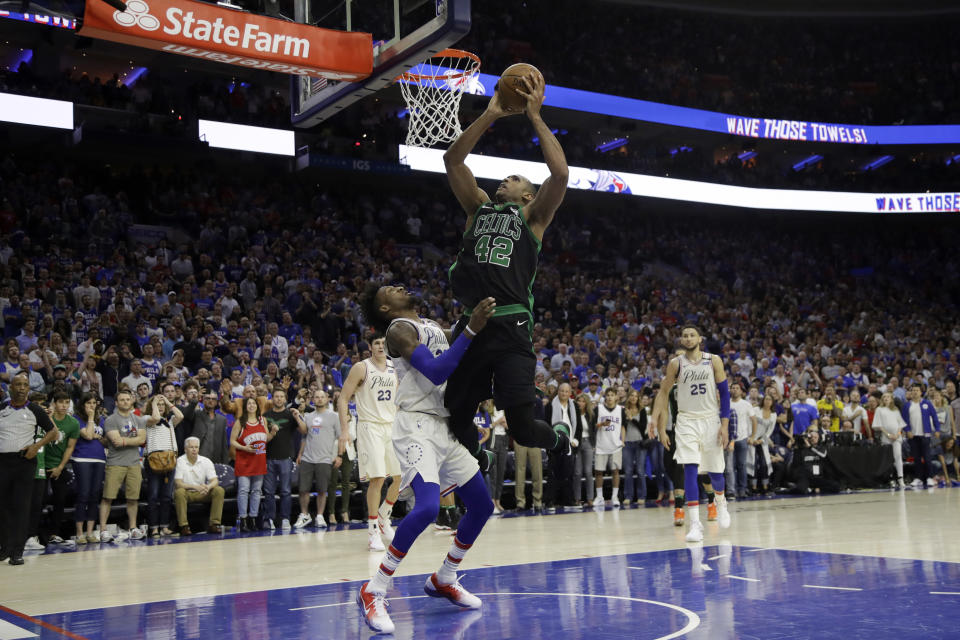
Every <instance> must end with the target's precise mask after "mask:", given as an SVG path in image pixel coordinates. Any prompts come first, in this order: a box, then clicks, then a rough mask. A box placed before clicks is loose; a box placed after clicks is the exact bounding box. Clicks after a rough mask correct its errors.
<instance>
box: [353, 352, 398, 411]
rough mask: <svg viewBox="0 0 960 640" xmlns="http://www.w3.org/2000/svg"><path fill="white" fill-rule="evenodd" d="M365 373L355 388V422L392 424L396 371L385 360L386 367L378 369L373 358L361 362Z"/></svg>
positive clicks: (395, 401) (389, 361)
mask: <svg viewBox="0 0 960 640" xmlns="http://www.w3.org/2000/svg"><path fill="white" fill-rule="evenodd" d="M363 365H364V367H366V373H365V374H364V376H363V382H362V383H361V384H360V386H359V387H357V392H356V394H354V398H355V400H356V403H357V420H358V421H360V422H376V423H379V424H393V418H394V416H396V415H397V370H396V368H395V367H394V366H393V361H392V360H391V359H390V358H387V365H386V367H385V368H383V369H380V368H378V367H377V365H376V363H375V362H374V361H373V358H367V359H366V360H364V361H363Z"/></svg>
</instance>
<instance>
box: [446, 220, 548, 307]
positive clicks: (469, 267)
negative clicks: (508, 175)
mask: <svg viewBox="0 0 960 640" xmlns="http://www.w3.org/2000/svg"><path fill="white" fill-rule="evenodd" d="M540 247H541V243H540V241H539V240H538V239H537V237H536V236H535V235H533V232H532V231H531V230H530V227H529V226H528V225H527V221H526V220H525V219H524V217H523V207H522V206H521V205H519V204H517V203H515V202H506V203H503V204H496V203H493V202H487V203H485V204H483V205H481V206H480V208H479V209H477V212H476V214H475V215H474V217H473V223H472V224H471V225H470V228H469V229H467V231H466V233H464V234H463V238H462V240H461V242H460V252H459V253H458V254H457V261H456V262H454V263H453V266H452V267H450V286H451V287H452V288H453V296H454V297H455V298H456V299H457V300H459V301H460V302H461V303H462V304H463V305H464V306H466V307H468V308H473V307H475V306H476V305H477V304H478V303H479V302H480V301H481V300H483V299H484V298H486V297H488V296H493V297H494V298H495V299H496V301H497V311H500V310H501V309H504V308H506V307H507V306H510V305H520V306H522V307H523V310H525V311H529V312H531V313H532V311H533V280H534V278H536V277H537V261H538V260H539V256H540ZM516 311H518V312H519V311H521V310H520V309H517V310H516ZM498 315H499V314H498Z"/></svg>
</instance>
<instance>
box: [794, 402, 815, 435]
mask: <svg viewBox="0 0 960 640" xmlns="http://www.w3.org/2000/svg"><path fill="white" fill-rule="evenodd" d="M790 410H791V411H793V433H794V434H797V433H803V432H804V431H806V430H807V427H809V426H810V425H811V424H816V423H817V419H818V418H819V417H820V412H818V411H817V408H816V407H812V406H810V405H809V404H807V403H806V402H794V403H793V404H792V405H790Z"/></svg>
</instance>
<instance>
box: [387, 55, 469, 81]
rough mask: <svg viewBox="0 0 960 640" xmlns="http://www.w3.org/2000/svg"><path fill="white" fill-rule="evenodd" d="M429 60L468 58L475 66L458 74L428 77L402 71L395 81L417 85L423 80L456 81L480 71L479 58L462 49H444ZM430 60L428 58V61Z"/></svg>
mask: <svg viewBox="0 0 960 640" xmlns="http://www.w3.org/2000/svg"><path fill="white" fill-rule="evenodd" d="M430 58H470V59H471V60H473V62H474V63H475V64H474V65H473V66H471V67H469V68H467V69H464V70H463V71H461V72H459V73H454V74H450V75H428V74H422V73H410V72H409V71H404V72H403V73H401V74H400V75H399V76H397V80H406V81H407V82H417V83H419V82H422V81H423V80H456V79H457V78H463V77H465V76H472V75H473V74H475V73H477V72H478V71H480V57H479V56H477V54H475V53H470V52H469V51H464V50H462V49H444V50H443V51H438V52H437V53H435V54H433V55H432V56H430ZM430 58H428V60H429V59H430ZM421 64H422V63H421Z"/></svg>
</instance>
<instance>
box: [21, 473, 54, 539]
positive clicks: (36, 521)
mask: <svg viewBox="0 0 960 640" xmlns="http://www.w3.org/2000/svg"><path fill="white" fill-rule="evenodd" d="M46 497H47V480H46V478H34V479H33V490H32V491H31V495H30V522H29V524H27V537H28V538H33V537H36V538H37V540H38V541H39V542H40V544H42V545H43V546H47V542H49V541H50V534H49V533H48V532H47V530H48V529H50V528H51V527H52V525H50V524H49V523H47V525H46V526H40V519H41V518H42V517H43V503H44V502H45V501H46Z"/></svg>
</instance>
